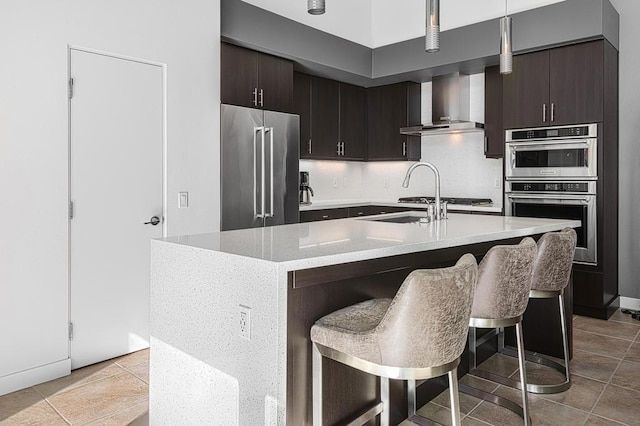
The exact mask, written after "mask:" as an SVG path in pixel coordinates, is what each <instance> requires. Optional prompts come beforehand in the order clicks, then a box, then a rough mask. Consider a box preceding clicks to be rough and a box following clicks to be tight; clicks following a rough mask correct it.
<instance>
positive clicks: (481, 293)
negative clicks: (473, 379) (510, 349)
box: [460, 237, 537, 425]
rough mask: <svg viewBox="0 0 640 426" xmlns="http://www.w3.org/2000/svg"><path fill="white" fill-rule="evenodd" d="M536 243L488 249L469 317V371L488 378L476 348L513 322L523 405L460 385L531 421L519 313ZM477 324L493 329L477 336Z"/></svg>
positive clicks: (527, 288)
mask: <svg viewBox="0 0 640 426" xmlns="http://www.w3.org/2000/svg"><path fill="white" fill-rule="evenodd" d="M536 251H537V247H536V243H535V241H534V240H533V239H532V238H529V237H527V238H525V239H523V240H522V241H521V242H520V244H518V245H497V246H494V247H492V248H491V249H489V251H488V252H487V254H486V255H485V256H484V257H483V259H482V261H481V262H480V266H479V276H478V285H477V287H476V293H475V296H474V299H473V306H472V308H471V318H470V320H469V326H470V327H471V328H470V330H469V370H470V371H469V373H470V374H472V375H476V376H480V377H484V378H489V379H490V380H491V379H493V377H489V376H488V375H487V374H484V373H485V372H484V371H482V370H477V369H476V365H477V359H476V350H477V348H478V347H479V346H480V345H482V344H483V343H484V342H485V341H486V340H488V338H493V337H495V336H496V335H497V334H498V330H500V329H501V328H502V327H508V326H515V328H516V336H517V342H518V361H519V366H520V382H521V383H523V384H524V385H523V389H522V406H521V407H520V406H518V405H517V404H515V403H514V402H512V401H509V400H507V399H504V398H500V397H497V396H496V395H492V394H488V393H486V392H483V391H480V390H478V389H474V388H471V387H469V386H462V385H461V386H460V390H461V391H462V392H464V393H467V394H470V395H473V396H476V397H478V398H482V399H484V400H487V401H490V402H493V403H496V404H498V405H501V406H503V407H505V408H508V409H510V410H511V411H514V412H516V413H517V414H519V415H520V416H522V417H523V419H524V424H525V425H528V424H530V419H529V400H528V396H527V391H526V387H527V386H526V383H527V376H526V370H525V368H524V344H523V339H522V315H523V314H524V311H525V310H526V309H527V304H528V302H529V291H530V290H531V274H532V271H533V263H534V260H535V256H536ZM476 328H492V329H494V330H493V331H492V332H490V333H487V334H485V336H483V338H482V339H477V337H476V336H477V335H476Z"/></svg>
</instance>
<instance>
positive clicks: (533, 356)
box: [499, 346, 571, 394]
mask: <svg viewBox="0 0 640 426" xmlns="http://www.w3.org/2000/svg"><path fill="white" fill-rule="evenodd" d="M500 353H502V354H504V355H508V356H511V357H517V356H518V352H517V350H516V349H515V348H512V347H510V346H505V347H504V348H503V349H502V350H501V351H500ZM525 359H526V360H527V361H529V362H533V363H535V364H538V365H544V366H545V367H549V368H553V369H554V370H556V371H557V372H559V373H562V374H563V375H564V382H562V383H554V384H548V385H537V384H535V383H527V391H528V392H531V393H537V394H552V393H560V392H564V391H566V390H567V389H569V388H570V387H571V377H570V376H568V375H567V369H566V367H565V366H564V365H562V364H560V363H558V362H556V361H554V360H552V359H549V358H547V357H546V356H544V355H543V354H539V353H537V352H531V351H527V350H525ZM509 380H510V379H509ZM511 382H512V384H505V383H502V382H499V383H502V384H505V385H506V386H511V387H514V388H517V389H522V385H521V384H520V382H517V381H515V380H511Z"/></svg>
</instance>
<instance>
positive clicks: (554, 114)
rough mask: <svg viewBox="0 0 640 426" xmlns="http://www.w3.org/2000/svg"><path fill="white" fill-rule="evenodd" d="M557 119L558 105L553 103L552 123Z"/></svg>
mask: <svg viewBox="0 0 640 426" xmlns="http://www.w3.org/2000/svg"><path fill="white" fill-rule="evenodd" d="M555 119H556V104H554V103H553V102H551V122H554V121H555Z"/></svg>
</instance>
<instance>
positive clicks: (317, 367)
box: [311, 343, 322, 426]
mask: <svg viewBox="0 0 640 426" xmlns="http://www.w3.org/2000/svg"><path fill="white" fill-rule="evenodd" d="M311 347H312V348H311V351H312V352H313V354H312V370H313V371H312V375H313V378H312V381H313V389H312V398H313V426H322V355H321V354H320V351H319V350H318V346H317V345H316V344H315V343H313V344H312V345H311Z"/></svg>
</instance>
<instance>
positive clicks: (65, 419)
mask: <svg viewBox="0 0 640 426" xmlns="http://www.w3.org/2000/svg"><path fill="white" fill-rule="evenodd" d="M44 402H46V403H47V404H48V405H49V407H51V408H52V409H53V411H55V412H56V413H57V414H58V415H59V416H60V417H61V418H62V420H64V422H65V423H66V424H68V425H71V421H69V420H68V419H67V418H66V417H65V416H64V415H63V414H62V413H61V412H60V410H58V409H57V408H56V406H55V405H53V404H52V403H51V401H49V400H48V399H47V398H44Z"/></svg>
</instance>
